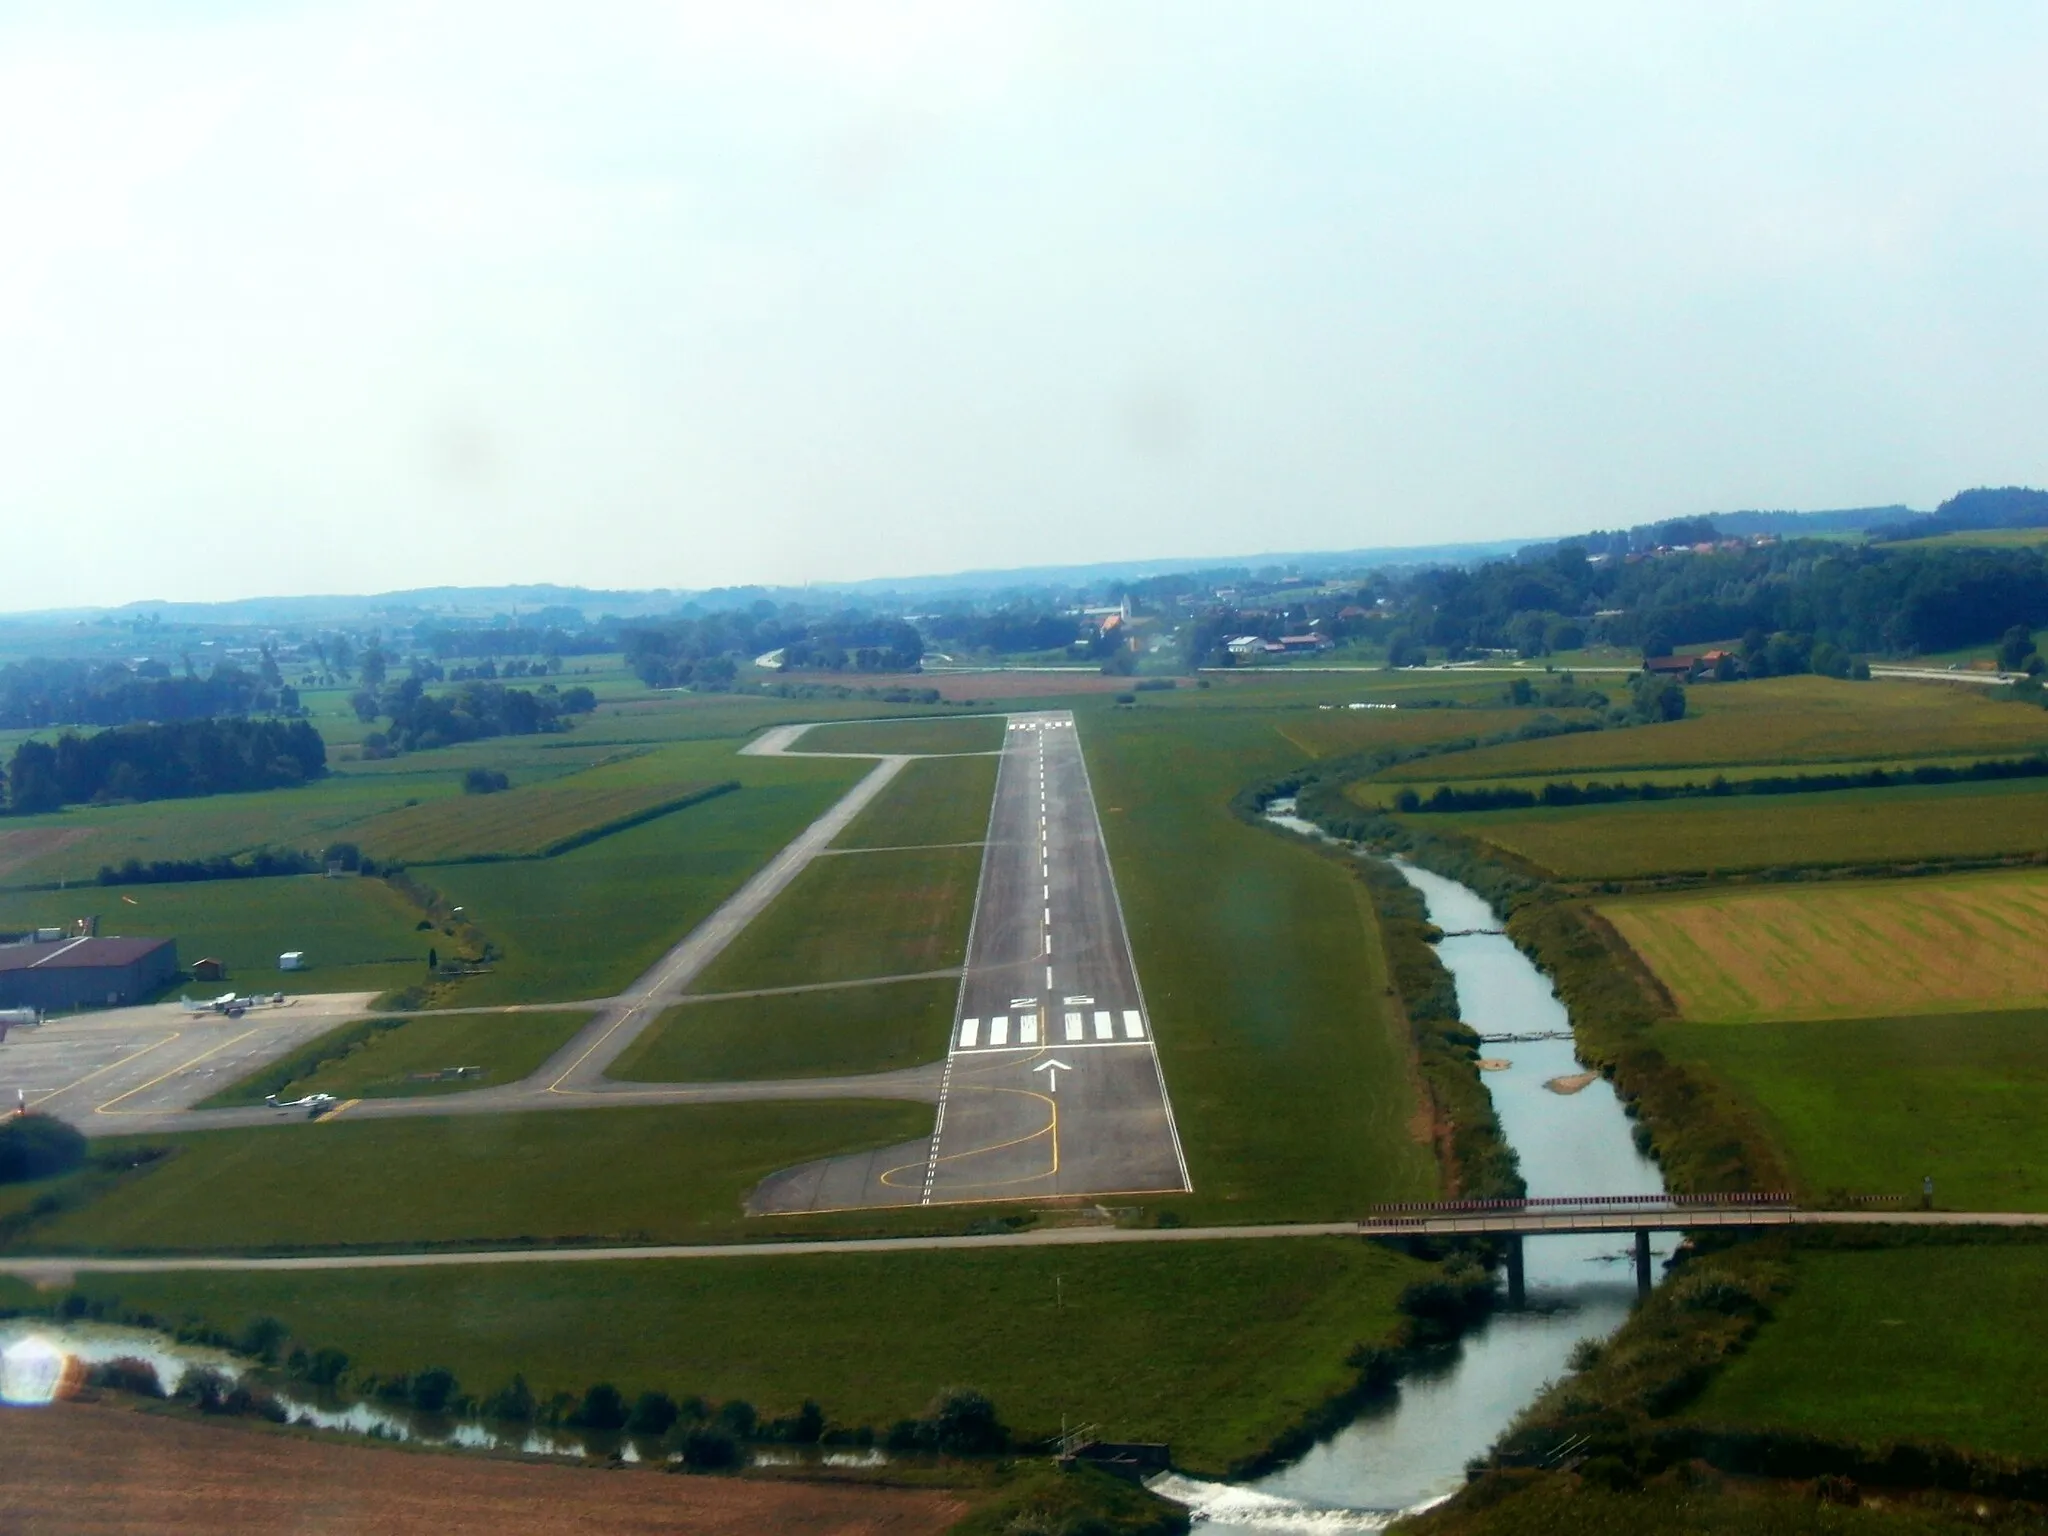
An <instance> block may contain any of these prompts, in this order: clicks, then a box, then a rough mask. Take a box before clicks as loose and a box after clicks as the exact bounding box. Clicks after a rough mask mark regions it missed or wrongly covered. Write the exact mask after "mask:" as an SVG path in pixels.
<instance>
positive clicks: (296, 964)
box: [277, 949, 306, 971]
mask: <svg viewBox="0 0 2048 1536" xmlns="http://www.w3.org/2000/svg"><path fill="white" fill-rule="evenodd" d="M277 968H278V969H279V970H280V971H303V970H304V969H305V968H306V952H305V951H304V950H303V949H288V950H286V951H285V952H284V953H283V954H281V955H279V956H278V957H277Z"/></svg>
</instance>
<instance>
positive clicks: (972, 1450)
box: [925, 1387, 1010, 1456]
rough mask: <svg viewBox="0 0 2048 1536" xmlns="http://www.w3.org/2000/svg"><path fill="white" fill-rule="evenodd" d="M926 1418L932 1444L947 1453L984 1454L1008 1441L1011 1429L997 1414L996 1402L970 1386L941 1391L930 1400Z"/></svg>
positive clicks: (1001, 1447) (1001, 1446) (957, 1454)
mask: <svg viewBox="0 0 2048 1536" xmlns="http://www.w3.org/2000/svg"><path fill="white" fill-rule="evenodd" d="M925 1421H926V1422H927V1423H928V1424H929V1425H930V1426H931V1431H932V1444H933V1446H934V1447H935V1448H936V1449H938V1450H940V1451H943V1452H944V1453H945V1454H946V1455H948V1456H979V1455H986V1454H988V1453H989V1452H991V1451H1000V1450H1002V1449H1003V1448H1004V1447H1005V1446H1007V1445H1008V1444H1009V1443H1010V1432H1009V1431H1008V1430H1007V1429H1005V1428H1004V1427H1003V1425H1002V1422H1001V1420H999V1419H998V1418H997V1417H996V1405H995V1404H994V1403H992V1402H990V1401H989V1399H988V1395H987V1394H986V1393H983V1392H977V1391H976V1390H975V1389H974V1388H972V1387H948V1388H947V1389H946V1390H945V1391H943V1392H941V1393H940V1394H939V1395H938V1396H937V1397H935V1398H933V1399H932V1405H931V1407H930V1408H929V1409H928V1410H927V1411H926V1414H925Z"/></svg>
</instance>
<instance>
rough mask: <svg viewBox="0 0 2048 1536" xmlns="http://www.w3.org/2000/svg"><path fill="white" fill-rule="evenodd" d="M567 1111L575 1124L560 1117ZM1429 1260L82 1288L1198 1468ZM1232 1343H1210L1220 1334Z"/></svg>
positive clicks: (1328, 1379)
mask: <svg viewBox="0 0 2048 1536" xmlns="http://www.w3.org/2000/svg"><path fill="white" fill-rule="evenodd" d="M564 1118H574V1117H573V1116H569V1117H564ZM1423 1272H1424V1271H1423V1269H1422V1266H1420V1265H1418V1264H1416V1263H1415V1262H1414V1261H1412V1260H1409V1259H1405V1258H1402V1257H1400V1256H1399V1255H1397V1254H1394V1253H1391V1252H1389V1251H1387V1250H1385V1249H1382V1248H1378V1247H1374V1246H1371V1245H1368V1244H1364V1243H1344V1242H1337V1241H1321V1240H1307V1239H1298V1240H1291V1241H1287V1242H1267V1243H1197V1244H1179V1243H1176V1244H1163V1245H1158V1246H1155V1247H1150V1248H1128V1247H1126V1248H1116V1249H1084V1248H1070V1249H1063V1250H1038V1251H1031V1250H1009V1251H987V1252H971V1253H926V1254H918V1253H906V1254H900V1255H898V1254H891V1255H855V1254H849V1255H843V1256H839V1255H834V1256H821V1257H816V1258H801V1257H788V1258H769V1259H717V1260H700V1261H694V1262H681V1263H678V1262H654V1261H649V1262H643V1263H633V1264H543V1265H527V1266H520V1267H518V1268H476V1269H467V1268H449V1269H427V1270H412V1271H405V1270H398V1271H381V1272H374V1271H373V1272H364V1273H357V1274H300V1275H290V1276H256V1275H232V1274H222V1275H205V1276H196V1275H185V1276H149V1277H141V1276H121V1277H108V1278H106V1279H104V1280H101V1279H94V1280H91V1281H89V1282H87V1285H86V1287H85V1289H86V1290H87V1292H88V1294H93V1295H99V1296H110V1295H111V1296H117V1297H118V1298H119V1300H120V1302H121V1304H122V1305H124V1306H126V1307H129V1308H132V1309H146V1310H148V1311H150V1312H152V1313H154V1314H156V1315H158V1316H160V1317H164V1318H167V1319H171V1320H177V1319H180V1318H183V1317H186V1316H194V1317H200V1318H205V1319H208V1320H210V1321H212V1322H214V1323H215V1324H216V1325H217V1326H221V1327H224V1328H227V1329H229V1330H231V1331H239V1330H240V1329H241V1328H242V1327H243V1326H244V1325H245V1324H246V1322H247V1321H248V1320H249V1319H250V1318H252V1317H257V1316H274V1317H277V1318H279V1319H280V1320H282V1321H283V1322H284V1323H285V1324H286V1326H287V1327H288V1328H290V1329H291V1330H292V1331H293V1333H294V1334H295V1335H296V1336H297V1337H299V1338H300V1339H302V1340H303V1341H304V1342H305V1343H306V1344H307V1345H308V1346H309V1347H313V1348H318V1347H323V1346H331V1347H335V1348H339V1349H343V1350H346V1351H347V1352H348V1354H349V1355H350V1357H351V1358H352V1360H353V1361H354V1362H355V1367H356V1369H357V1370H359V1371H378V1372H385V1373H390V1372H398V1371H413V1370H418V1369H421V1368H422V1367H424V1366H426V1365H429V1364H441V1365H445V1366H447V1367H448V1368H449V1369H451V1370H453V1371H454V1372H455V1373H456V1375H457V1376H458V1377H459V1378H460V1379H461V1381H462V1382H463V1384H464V1386H465V1388H467V1389H468V1390H471V1391H476V1392H479V1393H481V1392H486V1391H490V1390H492V1389H493V1388H495V1387H497V1386H498V1385H500V1384H501V1383H502V1382H504V1381H505V1380H507V1379H508V1378H509V1377H510V1376H511V1375H512V1373H513V1372H515V1371H517V1372H521V1373H523V1374H524V1375H525V1376H526V1378H527V1380H528V1381H529V1382H530V1383H532V1384H533V1385H534V1387H535V1388H536V1389H538V1390H540V1391H542V1392H543V1393H546V1392H552V1391H555V1390H568V1391H574V1392H577V1393H579V1394H580V1393H581V1391H582V1390H583V1388H584V1387H585V1386H587V1385H588V1384H589V1383H591V1382H592V1381H598V1380H608V1381H612V1382H615V1383H617V1384H618V1385H619V1386H620V1387H621V1388H623V1389H625V1390H626V1391H627V1393H628V1395H629V1396H631V1395H633V1394H636V1393H638V1392H640V1391H642V1390H646V1389H649V1388H657V1387H658V1388H661V1389H663V1390H665V1391H668V1392H670V1393H672V1394H674V1395H676V1396H679V1397H680V1396H682V1395H684V1394H686V1393H699V1394H702V1395H703V1396H705V1397H707V1398H709V1399H711V1400H713V1401H717V1400H720V1399H725V1398H734V1397H737V1398H744V1399H746V1400H747V1401H749V1402H752V1403H754V1404H755V1405H756V1406H757V1407H758V1408H760V1409H761V1410H762V1411H763V1412H764V1413H769V1414H779V1413H788V1412H791V1411H793V1410H794V1409H795V1408H796V1407H797V1405H798V1404H799V1403H800V1402H801V1401H802V1400H803V1399H804V1398H806V1397H811V1398H815V1399H816V1400H817V1401H818V1402H819V1403H820V1404H822V1405H823V1406H824V1408H825V1410H826V1413H827V1415H828V1416H829V1417H830V1419H831V1420H832V1421H833V1422H834V1423H838V1424H847V1425H854V1424H862V1423H866V1424H872V1425H875V1426H876V1427H877V1428H878V1429H883V1428H886V1427H887V1426H888V1425H889V1424H890V1423H892V1422H893V1421H895V1420H896V1419H899V1418H904V1417H909V1416H912V1415H915V1414H917V1413H920V1412H922V1411H923V1409H924V1406H925V1404H926V1403H927V1402H928V1401H929V1400H930V1399H931V1397H932V1395H933V1394H934V1393H935V1392H936V1391H938V1390H939V1389H940V1388H942V1387H945V1386H949V1385H954V1384H960V1383H967V1384H971V1385H974V1386H978V1387H980V1388H982V1389H983V1390H985V1391H987V1392H988V1393H989V1394H990V1395H991V1396H992V1397H993V1398H994V1399H995V1402H996V1405H997V1407H998V1409H1000V1410H1001V1412H1002V1414H1003V1416H1004V1419H1005V1421H1006V1422H1008V1423H1009V1424H1011V1425H1012V1426H1013V1427H1015V1428H1016V1429H1017V1430H1019V1431H1020V1432H1022V1433H1024V1434H1026V1435H1032V1436H1037V1435H1042V1434H1047V1433H1052V1432H1057V1431H1058V1429H1059V1427H1060V1423H1061V1420H1062V1417H1064V1418H1065V1420H1066V1422H1067V1423H1069V1424H1081V1423H1096V1424H1099V1425H1101V1426H1102V1428H1103V1430H1104V1432H1105V1433H1107V1434H1113V1435H1116V1436H1119V1437H1128V1438H1130V1439H1135V1440H1164V1441H1168V1442H1170V1443H1171V1444H1172V1446H1173V1454H1174V1461H1175V1463H1176V1464H1177V1465H1180V1466H1184V1467H1190V1468H1194V1469H1198V1470H1208V1471H1212V1472H1216V1471H1221V1470H1222V1469H1223V1467H1225V1466H1226V1465H1227V1464H1228V1463H1230V1462H1231V1461H1234V1460H1236V1459H1238V1458H1240V1457H1243V1456H1247V1455H1250V1454H1252V1453H1253V1452H1255V1451H1257V1450H1258V1449H1260V1448H1261V1447H1262V1446H1264V1445H1265V1444H1266V1443H1267V1442H1268V1441H1270V1440H1271V1439H1272V1438H1273V1437H1274V1435H1276V1434H1277V1433H1278V1432H1280V1431H1281V1430H1282V1429H1284V1428H1286V1427H1287V1426H1288V1425H1289V1424H1290V1423H1291V1422H1293V1421H1294V1420H1295V1419H1297V1418H1298V1417H1299V1416H1300V1415H1301V1414H1302V1413H1303V1412H1304V1411H1305V1410H1306V1409H1308V1408H1310V1407H1312V1406H1313V1405H1314V1404H1315V1403H1317V1402H1319V1401H1320V1400H1321V1399H1323V1398H1324V1397H1325V1396H1327V1395H1328V1394H1329V1393H1330V1392H1332V1391H1335V1390H1337V1389H1339V1388H1341V1387H1342V1386H1343V1385H1345V1384H1346V1382H1347V1379H1348V1375H1349V1373H1348V1372H1347V1371H1346V1370H1345V1368H1344V1366H1343V1359H1344V1356H1345V1354H1346V1352H1347V1351H1348V1350H1349V1349H1350V1347H1351V1346H1352V1345H1353V1344H1354V1343H1357V1342H1360V1341H1374V1340H1378V1339H1381V1338H1383V1337H1385V1336H1386V1335H1387V1333H1388V1332H1389V1331H1390V1329H1391V1328H1392V1325H1393V1322H1394V1312H1393V1305H1392V1303H1393V1299H1394V1297H1395V1295H1396V1294H1397V1293H1398V1292H1399V1290H1400V1288H1401V1287H1402V1286H1403V1285H1404V1284H1406V1283H1407V1282H1408V1281H1409V1280H1411V1279H1414V1278H1416V1277H1417V1276H1418V1275H1419V1274H1421V1273H1423ZM1219 1338H1229V1339H1230V1340H1231V1341H1232V1347H1231V1348H1230V1349H1227V1350H1219V1349H1217V1347H1216V1341H1217V1340H1218V1339H1219Z"/></svg>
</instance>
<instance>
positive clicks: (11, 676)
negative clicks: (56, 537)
mask: <svg viewBox="0 0 2048 1536" xmlns="http://www.w3.org/2000/svg"><path fill="white" fill-rule="evenodd" d="M298 705H299V697H298V694H297V693H296V692H295V691H294V690H293V689H291V688H289V687H287V686H286V685H285V683H284V680H283V679H282V678H281V677H280V676H279V675H278V671H277V664H276V662H275V661H273V660H272V659H271V657H270V656H269V654H268V653H267V652H266V653H264V654H263V659H262V663H261V666H260V669H259V671H257V672H246V671H244V670H243V669H242V668H240V667H238V666H235V665H234V664H233V663H231V662H222V663H221V664H220V665H218V666H216V667H214V669H213V670H212V672H211V673H210V674H209V675H207V676H205V677H200V676H198V675H197V674H196V673H193V672H191V671H189V670H188V671H187V672H186V674H185V675H184V676H182V677H177V676H173V675H172V673H171V669H170V668H169V667H167V666H166V665H164V664H163V663H162V662H159V661H144V662H138V663H136V664H135V665H133V666H130V665H127V664H124V663H121V662H107V663H93V662H88V661H51V660H46V659H44V658H41V657H35V658H32V659H30V660H28V661H19V662H14V663H11V664H10V665H8V666H5V667H0V728H4V729H8V730H35V729H39V728H41V727H43V726H49V725H129V724H132V723H134V722H136V721H139V720H203V719H205V718H207V717H208V716H211V715H248V714H271V713H280V712H281V713H286V714H289V713H291V712H292V711H294V710H296V709H297V708H298Z"/></svg>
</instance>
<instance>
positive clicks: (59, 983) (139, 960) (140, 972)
mask: <svg viewBox="0 0 2048 1536" xmlns="http://www.w3.org/2000/svg"><path fill="white" fill-rule="evenodd" d="M177 975H178V941H177V940H176V939H71V938H60V939H31V940H29V941H28V942H27V943H23V944H4V945H0V1008H34V1009H37V1010H39V1011H41V1012H44V1013H55V1012H58V1011H60V1010H62V1009H66V1008H117V1007H120V1006H121V1005H122V1004H124V1003H138V1002H140V1001H142V999H143V998H145V997H148V996H149V995H150V994H151V993H152V992H154V991H156V990H157V989H158V988H159V987H161V986H163V985H164V984H165V983H166V982H169V981H174V980H176V979H177Z"/></svg>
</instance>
